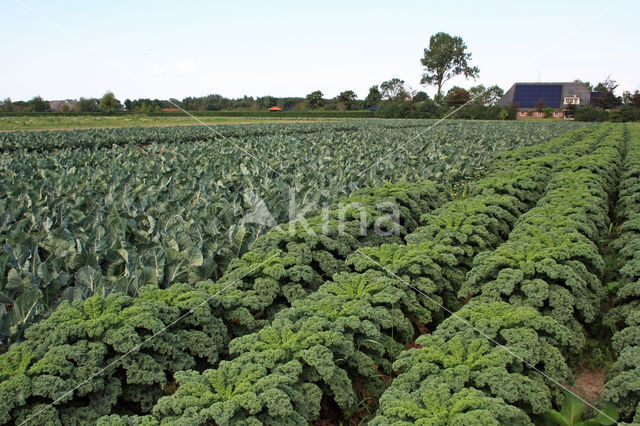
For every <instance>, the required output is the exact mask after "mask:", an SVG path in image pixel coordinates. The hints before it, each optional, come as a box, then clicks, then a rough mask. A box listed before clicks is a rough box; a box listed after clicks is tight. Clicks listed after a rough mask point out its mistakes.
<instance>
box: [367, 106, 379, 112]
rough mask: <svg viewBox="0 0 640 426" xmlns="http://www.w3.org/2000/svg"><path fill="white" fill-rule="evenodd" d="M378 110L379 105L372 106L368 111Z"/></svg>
mask: <svg viewBox="0 0 640 426" xmlns="http://www.w3.org/2000/svg"><path fill="white" fill-rule="evenodd" d="M377 110H378V105H371V106H370V107H369V108H367V111H377Z"/></svg>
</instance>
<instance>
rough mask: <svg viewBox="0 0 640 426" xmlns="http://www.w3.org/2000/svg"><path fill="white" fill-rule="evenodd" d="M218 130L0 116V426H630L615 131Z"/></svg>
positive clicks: (639, 368) (637, 417)
mask: <svg viewBox="0 0 640 426" xmlns="http://www.w3.org/2000/svg"><path fill="white" fill-rule="evenodd" d="M431 126H433V127H431ZM216 130H217V132H214V131H212V130H210V129H207V128H205V127H198V126H195V127H166V128H159V127H153V128H132V129H95V130H74V131H48V132H13V133H0V151H1V152H2V156H1V157H0V297H1V298H2V300H1V302H3V303H2V304H1V305H0V315H1V316H2V324H1V328H0V333H1V337H2V341H3V344H4V347H3V349H2V351H3V352H4V353H2V354H1V355H0V424H27V423H35V424H95V423H97V424H101V425H143V424H144V425H154V424H184V425H192V424H219V425H230V424H255V425H258V424H311V423H316V424H359V423H369V424H373V425H389V424H413V423H419V424H425V425H444V424H450V425H458V424H468V425H476V424H477V425H485V424H496V425H497V424H514V425H515V424H522V425H530V424H552V425H553V424H558V425H560V424H578V423H577V421H583V420H585V419H588V418H591V420H590V421H591V422H592V423H585V424H614V423H615V422H616V421H618V420H620V421H625V422H634V421H635V422H640V410H639V404H640V337H639V336H640V309H639V308H640V284H639V283H640V267H639V265H640V238H638V233H639V232H640V204H639V200H640V182H639V180H638V179H639V178H640V126H639V125H634V124H601V125H584V124H580V123H567V122H524V123H523V122H504V123H503V122H475V121H468V122H464V121H445V122H443V123H436V122H435V121H433V122H429V121H424V120H376V121H365V120H363V121H359V120H354V121H344V122H338V121H335V122H328V123H311V122H310V123H282V124H270V123H263V124H255V125H228V126H224V127H219V128H216ZM278 224H279V225H280V226H276V225H278ZM585 370H589V371H590V372H597V373H598V374H600V373H601V374H602V377H603V380H602V387H603V389H601V390H600V391H599V392H598V394H597V395H596V396H595V397H592V398H590V397H587V396H585V395H586V394H585V392H584V389H583V388H581V387H580V383H582V381H581V378H582V374H583V372H584V371H585ZM567 389H568V390H571V392H574V393H575V394H573V393H570V392H568V391H567ZM577 396H579V397H580V398H578V397H577ZM583 399H586V400H587V403H588V404H585V402H584V401H583ZM636 412H637V414H636Z"/></svg>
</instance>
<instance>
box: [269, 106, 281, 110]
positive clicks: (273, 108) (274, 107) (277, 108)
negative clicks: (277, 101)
mask: <svg viewBox="0 0 640 426" xmlns="http://www.w3.org/2000/svg"><path fill="white" fill-rule="evenodd" d="M269 111H282V108H280V107H277V106H272V107H271V108H269Z"/></svg>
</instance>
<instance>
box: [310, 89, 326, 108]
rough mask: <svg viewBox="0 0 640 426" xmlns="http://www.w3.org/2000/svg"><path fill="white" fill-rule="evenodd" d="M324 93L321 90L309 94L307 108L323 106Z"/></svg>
mask: <svg viewBox="0 0 640 426" xmlns="http://www.w3.org/2000/svg"><path fill="white" fill-rule="evenodd" d="M322 96H323V93H322V92H321V91H320V90H316V91H313V92H311V93H309V94H308V95H307V108H309V109H316V108H321V107H322V106H323V105H324V99H322Z"/></svg>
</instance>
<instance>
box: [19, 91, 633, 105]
mask: <svg viewBox="0 0 640 426" xmlns="http://www.w3.org/2000/svg"><path fill="white" fill-rule="evenodd" d="M9 102H11V100H9ZM629 105H631V106H632V107H636V108H640V92H639V91H637V90H636V91H635V92H633V94H632V95H631V96H630V97H629Z"/></svg>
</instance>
